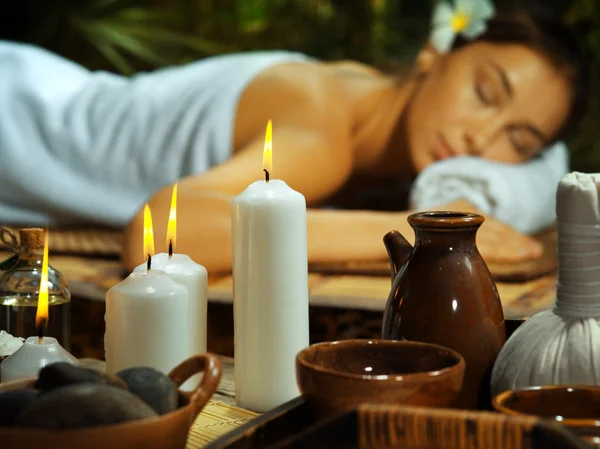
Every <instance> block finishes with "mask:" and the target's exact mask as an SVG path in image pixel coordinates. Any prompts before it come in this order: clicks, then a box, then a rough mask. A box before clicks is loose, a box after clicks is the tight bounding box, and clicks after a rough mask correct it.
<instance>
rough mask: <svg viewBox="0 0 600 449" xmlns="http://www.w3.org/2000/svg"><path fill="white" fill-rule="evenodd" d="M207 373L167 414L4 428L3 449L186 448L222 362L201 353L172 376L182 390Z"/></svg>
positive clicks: (12, 386) (19, 384) (22, 384)
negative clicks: (73, 425) (61, 426)
mask: <svg viewBox="0 0 600 449" xmlns="http://www.w3.org/2000/svg"><path fill="white" fill-rule="evenodd" d="M199 372H204V377H203V378H202V382H201V383H200V384H199V385H198V387H196V389H195V390H194V391H192V392H185V391H182V390H179V396H180V403H181V404H182V405H181V406H180V407H179V408H178V409H177V410H175V411H173V412H171V413H168V414H166V415H162V416H158V417H153V418H148V419H141V420H137V421H129V422H126V423H123V424H117V425H110V426H98V427H87V428H82V429H73V430H43V429H40V430H37V429H32V428H15V427H0V447H2V449H29V448H40V449H41V448H43V449H66V448H78V449H131V448H138V447H139V448H144V449H184V448H185V445H186V442H187V437H188V432H189V430H190V427H191V425H192V423H193V422H194V420H195V419H196V416H198V413H200V411H201V410H202V408H203V407H204V406H205V405H206V403H207V402H208V400H209V399H210V397H211V396H212V395H213V394H214V392H215V391H216V390H217V386H218V385H219V381H220V380H221V363H220V362H219V360H218V359H217V358H216V357H215V356H214V355H212V354H201V355H197V356H194V357H190V358H189V359H187V360H185V361H183V362H182V363H181V364H180V365H179V366H177V367H175V368H174V369H173V370H172V371H171V372H170V373H169V377H170V378H171V379H172V380H173V381H174V382H175V384H176V385H177V386H178V387H179V386H181V385H182V384H183V383H184V382H185V381H186V380H187V379H189V378H190V377H192V376H193V375H194V374H196V373H199ZM34 383H35V379H28V380H24V381H14V382H7V383H4V384H1V385H0V392H4V391H9V390H16V389H21V388H28V387H32V386H33V384H34Z"/></svg>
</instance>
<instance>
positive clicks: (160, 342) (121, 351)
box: [104, 269, 190, 374]
mask: <svg viewBox="0 0 600 449" xmlns="http://www.w3.org/2000/svg"><path fill="white" fill-rule="evenodd" d="M188 313H189V300H188V290H187V288H186V287H185V286H183V285H182V284H181V283H179V282H177V281H175V280H174V279H173V278H172V277H171V276H169V275H168V274H166V273H165V272H164V271H161V270H154V269H150V270H146V271H143V272H134V273H131V274H130V275H129V276H128V277H127V278H126V279H125V280H124V281H122V282H120V283H119V284H117V285H115V286H114V287H112V288H111V289H110V290H109V291H108V293H107V294H106V315H105V320H106V333H105V335H104V349H105V357H106V370H107V372H109V373H116V372H118V371H121V370H123V369H125V368H131V367H139V366H146V367H151V368H154V369H156V370H158V371H161V372H163V373H165V374H167V373H169V371H171V370H172V369H173V368H175V366H177V365H178V364H179V363H181V362H183V361H184V360H185V359H187V358H188V356H189V354H190V350H189V338H188V336H189V319H188Z"/></svg>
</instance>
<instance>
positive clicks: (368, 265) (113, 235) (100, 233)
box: [50, 228, 558, 282]
mask: <svg viewBox="0 0 600 449" xmlns="http://www.w3.org/2000/svg"><path fill="white" fill-rule="evenodd" d="M537 238H538V240H539V241H540V242H541V243H542V244H543V245H544V254H543V256H542V257H541V259H539V260H535V261H527V262H524V263H515V264H501V263H488V267H489V268H490V271H491V273H492V275H493V277H494V279H495V280H496V281H504V282H524V281H528V280H532V279H537V278H539V277H542V276H545V275H548V274H551V273H553V272H555V271H556V268H557V266H558V262H557V257H556V232H555V230H554V229H550V230H548V231H545V232H543V233H540V234H539V235H538V236H537ZM122 239H123V233H122V232H121V231H120V230H115V229H92V228H89V229H50V251H51V252H52V253H54V254H64V255H72V256H86V257H87V256H89V257H93V256H96V257H98V256H99V257H106V258H119V257H120V254H121V249H122ZM389 270H390V268H389V262H388V261H386V260H383V261H350V262H345V263H317V264H311V265H310V266H309V271H310V272H311V273H320V274H333V275H362V276H388V275H389Z"/></svg>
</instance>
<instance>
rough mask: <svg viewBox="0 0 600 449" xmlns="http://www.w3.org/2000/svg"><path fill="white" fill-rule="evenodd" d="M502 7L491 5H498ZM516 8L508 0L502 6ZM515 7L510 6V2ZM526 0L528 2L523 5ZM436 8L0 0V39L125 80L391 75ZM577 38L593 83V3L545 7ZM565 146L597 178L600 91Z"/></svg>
mask: <svg viewBox="0 0 600 449" xmlns="http://www.w3.org/2000/svg"><path fill="white" fill-rule="evenodd" d="M503 1H504V2H506V1H509V0H495V4H496V5H497V6H501V3H502V2H503ZM510 1H513V2H514V1H515V0H510ZM516 1H517V2H518V0H516ZM523 1H527V0H523ZM433 3H434V0H16V1H9V0H3V1H1V2H0V38H2V39H11V40H17V41H22V42H31V43H35V44H37V45H40V46H42V47H45V48H48V49H50V50H52V51H54V52H56V53H58V54H60V55H63V56H65V57H67V58H69V59H72V60H74V61H77V62H79V63H81V64H83V65H85V66H87V67H89V68H91V69H103V70H110V71H115V72H119V73H123V74H131V73H133V72H135V71H136V70H148V69H152V68H155V67H162V66H166V65H172V64H180V63H183V62H186V61H191V60H195V59H199V58H203V57H207V56H212V55H216V54H221V53H227V52H232V51H244V50H260V49H288V50H297V51H301V52H304V53H307V54H309V55H312V56H315V57H318V58H321V59H326V60H332V59H342V58H346V59H356V60H359V61H363V62H367V63H370V64H373V65H376V66H378V67H380V68H382V69H386V70H394V69H396V68H398V67H405V66H407V65H408V64H410V61H411V59H412V58H413V57H414V55H415V53H416V52H417V51H418V49H419V48H420V46H421V45H422V44H423V43H424V42H425V40H426V38H427V35H428V33H429V20H430V16H431V11H432V5H433ZM546 5H548V7H553V8H554V9H555V10H557V11H558V13H559V14H560V15H561V16H562V17H563V18H564V20H565V21H566V22H568V23H569V24H571V25H572V26H574V27H575V28H576V29H577V30H578V32H579V33H580V35H581V36H582V39H584V40H585V42H586V44H587V46H588V48H589V50H590V54H591V59H592V61H593V62H594V67H593V72H592V79H594V80H595V79H597V74H598V69H597V67H598V64H597V62H598V61H600V2H598V0H546ZM592 87H593V90H592V95H591V100H592V101H591V105H590V110H589V113H588V116H587V117H586V118H585V119H584V120H583V121H582V122H581V124H580V126H579V130H578V132H577V134H576V135H575V136H574V137H573V138H572V139H570V141H569V148H570V150H571V153H572V168H573V169H575V170H580V171H587V172H600V126H598V125H597V124H596V118H597V117H598V111H600V109H599V107H598V105H599V102H598V98H599V95H598V85H597V83H593V86H592Z"/></svg>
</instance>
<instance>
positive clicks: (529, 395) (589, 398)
mask: <svg viewBox="0 0 600 449" xmlns="http://www.w3.org/2000/svg"><path fill="white" fill-rule="evenodd" d="M493 405H494V408H495V409H496V410H497V411H499V412H501V413H504V414H507V415H528V416H537V417H539V418H543V419H546V420H552V421H556V422H558V423H560V424H562V425H564V426H566V427H568V428H569V429H571V430H572V431H573V432H574V433H575V434H577V435H579V436H580V437H581V438H582V439H584V440H585V441H587V442H588V443H590V444H592V445H595V446H596V447H600V387H594V386H583V385H573V386H569V385H547V386H543V387H529V388H524V389H519V390H509V391H505V392H503V393H500V394H499V395H498V396H496V397H495V398H494V400H493Z"/></svg>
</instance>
